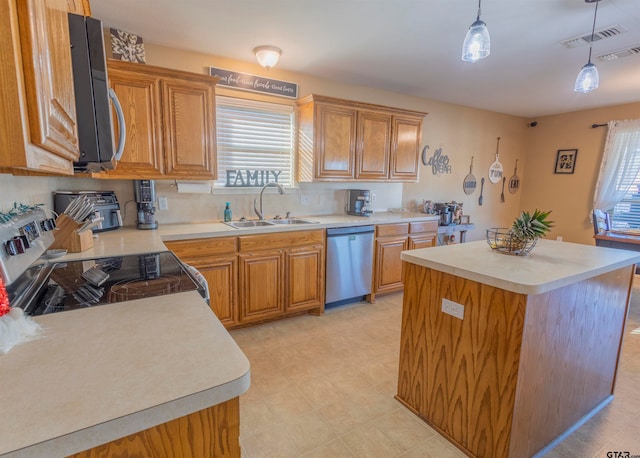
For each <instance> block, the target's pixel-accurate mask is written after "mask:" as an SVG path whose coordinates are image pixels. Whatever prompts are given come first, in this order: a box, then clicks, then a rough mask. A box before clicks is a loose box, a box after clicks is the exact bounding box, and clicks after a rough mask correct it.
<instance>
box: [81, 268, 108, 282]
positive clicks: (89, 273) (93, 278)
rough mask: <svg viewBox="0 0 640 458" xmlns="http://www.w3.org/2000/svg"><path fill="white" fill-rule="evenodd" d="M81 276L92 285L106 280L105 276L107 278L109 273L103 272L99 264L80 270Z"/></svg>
mask: <svg viewBox="0 0 640 458" xmlns="http://www.w3.org/2000/svg"><path fill="white" fill-rule="evenodd" d="M82 278H84V279H85V280H87V281H88V282H89V283H91V284H92V285H95V286H100V285H102V284H103V283H104V282H105V281H107V278H109V274H108V273H106V272H104V271H103V270H102V269H101V268H100V266H97V265H95V266H93V267H91V268H90V269H87V270H85V271H84V272H82Z"/></svg>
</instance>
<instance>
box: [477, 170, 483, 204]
mask: <svg viewBox="0 0 640 458" xmlns="http://www.w3.org/2000/svg"><path fill="white" fill-rule="evenodd" d="M483 190H484V177H482V179H481V180H480V198H479V199H478V205H482V191H483Z"/></svg>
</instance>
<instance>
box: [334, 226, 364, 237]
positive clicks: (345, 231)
mask: <svg viewBox="0 0 640 458" xmlns="http://www.w3.org/2000/svg"><path fill="white" fill-rule="evenodd" d="M373 228H374V226H350V227H336V228H331V229H327V237H337V236H340V235H351V234H371V233H373Z"/></svg>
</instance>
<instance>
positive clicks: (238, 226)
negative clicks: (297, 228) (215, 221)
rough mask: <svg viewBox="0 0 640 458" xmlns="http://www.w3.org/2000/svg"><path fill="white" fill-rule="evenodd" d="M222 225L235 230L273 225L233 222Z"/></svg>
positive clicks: (269, 223)
mask: <svg viewBox="0 0 640 458" xmlns="http://www.w3.org/2000/svg"><path fill="white" fill-rule="evenodd" d="M224 224H226V225H228V226H231V227H234V228H236V229H244V228H247V227H262V226H273V223H271V222H269V221H233V222H229V223H224Z"/></svg>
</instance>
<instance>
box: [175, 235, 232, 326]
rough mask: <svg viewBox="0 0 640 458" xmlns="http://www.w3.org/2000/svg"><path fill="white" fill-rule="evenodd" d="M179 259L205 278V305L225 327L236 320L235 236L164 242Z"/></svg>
mask: <svg viewBox="0 0 640 458" xmlns="http://www.w3.org/2000/svg"><path fill="white" fill-rule="evenodd" d="M165 245H166V246H167V248H168V249H169V250H171V251H173V252H174V253H175V255H176V256H178V258H180V260H181V261H182V262H184V263H186V264H189V265H192V266H193V267H195V268H196V269H198V271H200V273H201V274H202V275H203V276H204V277H205V279H206V280H207V284H208V288H209V305H210V307H211V310H213V313H215V314H216V316H217V317H218V319H219V320H220V321H221V322H222V324H223V325H225V327H228V328H229V327H233V326H236V325H237V324H238V257H237V238H236V237H217V238H213V237H212V238H204V239H193V240H178V241H172V242H165Z"/></svg>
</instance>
